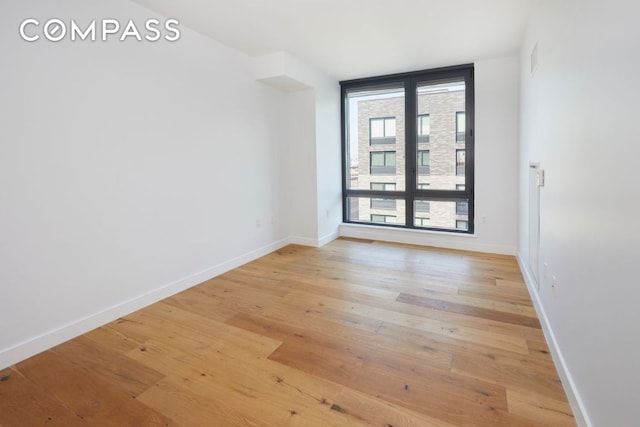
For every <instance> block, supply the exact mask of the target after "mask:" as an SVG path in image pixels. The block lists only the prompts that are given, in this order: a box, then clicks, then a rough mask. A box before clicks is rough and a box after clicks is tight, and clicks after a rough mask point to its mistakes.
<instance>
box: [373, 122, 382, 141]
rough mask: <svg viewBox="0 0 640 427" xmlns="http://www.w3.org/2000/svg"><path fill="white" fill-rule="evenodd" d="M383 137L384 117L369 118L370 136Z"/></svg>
mask: <svg viewBox="0 0 640 427" xmlns="http://www.w3.org/2000/svg"><path fill="white" fill-rule="evenodd" d="M383 137H384V119H371V138H383Z"/></svg>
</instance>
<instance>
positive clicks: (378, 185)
mask: <svg viewBox="0 0 640 427" xmlns="http://www.w3.org/2000/svg"><path fill="white" fill-rule="evenodd" d="M371 189H372V190H377V191H396V184H395V183H394V182H372V183H371Z"/></svg>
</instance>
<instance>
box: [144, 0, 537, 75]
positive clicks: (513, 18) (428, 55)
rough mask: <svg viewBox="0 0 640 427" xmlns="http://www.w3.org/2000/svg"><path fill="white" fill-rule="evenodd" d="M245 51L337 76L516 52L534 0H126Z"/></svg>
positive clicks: (471, 59) (447, 62) (386, 72)
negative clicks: (292, 59)
mask: <svg viewBox="0 0 640 427" xmlns="http://www.w3.org/2000/svg"><path fill="white" fill-rule="evenodd" d="M134 1H136V2H137V3H139V4H142V5H144V6H145V7H148V8H149V9H152V10H154V11H156V12H158V13H160V14H162V15H165V16H168V17H174V18H177V19H179V20H180V22H181V24H182V25H186V26H188V27H190V28H193V29H195V30H197V31H199V32H201V33H203V34H205V35H207V36H210V37H212V38H214V39H216V40H218V41H220V42H222V43H224V44H226V45H228V46H230V47H233V48H235V49H237V50H239V51H241V52H244V53H246V54H248V55H251V56H257V55H264V54H268V53H274V52H278V51H287V52H289V53H292V54H294V55H296V56H297V57H299V58H300V59H302V60H304V61H306V62H308V63H310V64H312V65H314V66H316V67H319V68H320V69H322V70H323V71H325V72H326V73H328V74H330V75H331V76H333V77H336V78H338V79H340V80H342V79H350V78H356V77H367V76H373V75H380V74H388V73H393V72H403V71H412V70H419V69H425V68H432V67H437V66H445V65H456V64H461V63H468V62H473V61H475V60H478V59H484V58H491V57H497V56H504V55H508V54H513V53H516V52H517V51H518V49H519V46H520V42H521V40H522V37H523V34H524V30H525V27H526V23H527V20H528V16H529V13H530V11H531V7H532V5H533V3H534V2H536V1H537V0H395V1H390V0H180V1H176V0H134Z"/></svg>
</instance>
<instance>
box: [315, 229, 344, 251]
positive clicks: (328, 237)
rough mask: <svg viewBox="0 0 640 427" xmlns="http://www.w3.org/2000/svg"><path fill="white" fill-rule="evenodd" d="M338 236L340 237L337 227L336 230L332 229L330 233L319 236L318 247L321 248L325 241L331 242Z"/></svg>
mask: <svg viewBox="0 0 640 427" xmlns="http://www.w3.org/2000/svg"><path fill="white" fill-rule="evenodd" d="M338 237H340V231H339V230H338V229H336V231H334V232H332V233H329V234H327V235H325V236H323V237H321V238H320V239H318V247H319V248H321V247H322V246H324V245H326V244H327V243H331V242H333V241H334V240H336V239H337V238H338Z"/></svg>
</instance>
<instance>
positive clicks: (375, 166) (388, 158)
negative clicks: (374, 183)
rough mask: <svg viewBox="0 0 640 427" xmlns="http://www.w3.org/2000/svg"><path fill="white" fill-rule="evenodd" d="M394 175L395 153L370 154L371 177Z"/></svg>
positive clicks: (380, 152)
mask: <svg viewBox="0 0 640 427" xmlns="http://www.w3.org/2000/svg"><path fill="white" fill-rule="evenodd" d="M395 173H396V152H395V151H374V152H371V175H394V174H395Z"/></svg>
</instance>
